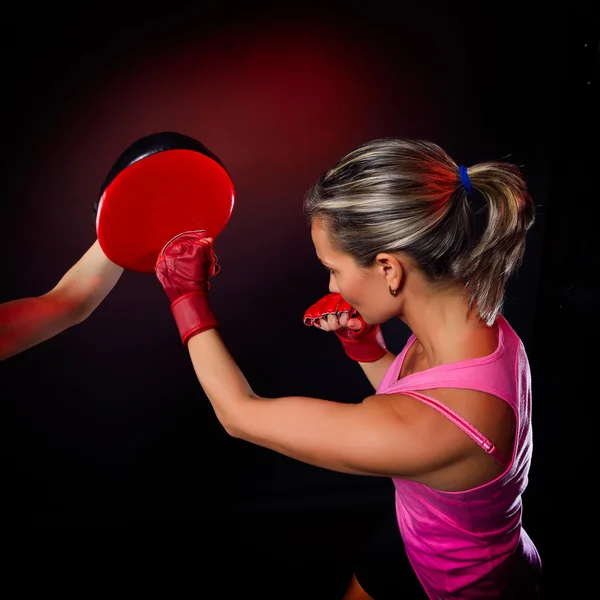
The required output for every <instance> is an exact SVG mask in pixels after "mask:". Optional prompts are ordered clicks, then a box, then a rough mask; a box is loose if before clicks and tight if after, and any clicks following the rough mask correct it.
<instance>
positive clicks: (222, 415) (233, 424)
mask: <svg viewBox="0 0 600 600" xmlns="http://www.w3.org/2000/svg"><path fill="white" fill-rule="evenodd" d="M216 415H217V419H219V423H221V426H222V427H223V429H224V430H225V433H226V434H227V435H228V436H229V437H232V438H235V439H238V440H243V439H246V435H245V432H244V430H243V428H242V423H241V422H240V419H239V418H236V417H235V415H233V414H231V413H227V412H226V411H216Z"/></svg>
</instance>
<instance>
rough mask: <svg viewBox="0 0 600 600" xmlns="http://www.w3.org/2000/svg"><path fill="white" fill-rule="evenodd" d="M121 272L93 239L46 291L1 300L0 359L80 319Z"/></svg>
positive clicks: (110, 286)
mask: <svg viewBox="0 0 600 600" xmlns="http://www.w3.org/2000/svg"><path fill="white" fill-rule="evenodd" d="M122 273H123V268H122V267H118V266H117V265H115V264H114V263H113V262H111V261H110V260H109V259H108V258H106V256H105V254H104V252H103V251H102V249H101V248H100V244H99V242H98V240H96V241H95V242H94V243H93V244H92V246H91V247H90V248H89V249H88V250H87V251H86V253H85V254H84V255H83V256H82V257H81V258H80V259H79V260H78V261H77V262H76V263H75V264H74V265H73V266H72V267H71V268H70V269H69V270H68V271H67V272H66V273H65V274H64V275H63V277H62V278H61V279H60V281H59V282H58V283H57V284H56V286H54V288H53V289H51V290H50V291H49V292H47V293H46V294H43V295H41V296H34V297H29V298H20V299H18V300H12V301H10V302H5V303H3V304H0V360H4V359H6V358H9V357H11V356H14V355H15V354H19V353H20V352H23V351H25V350H28V349H29V348H31V347H33V346H36V345H37V344H40V343H41V342H44V341H46V340H48V339H50V338H51V337H54V336H55V335H57V334H59V333H61V332H62V331H64V330H65V329H68V328H69V327H72V326H73V325H76V324H78V323H81V322H82V321H83V320H85V319H86V318H87V317H88V316H89V315H90V314H91V313H92V312H93V311H94V310H95V309H96V308H97V307H98V305H99V304H100V303H101V302H102V300H104V298H105V297H106V296H107V294H108V293H109V292H110V291H111V290H112V289H113V287H114V286H115V284H116V283H117V281H118V280H119V277H120V276H121V274H122Z"/></svg>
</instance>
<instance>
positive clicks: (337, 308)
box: [304, 294, 387, 363]
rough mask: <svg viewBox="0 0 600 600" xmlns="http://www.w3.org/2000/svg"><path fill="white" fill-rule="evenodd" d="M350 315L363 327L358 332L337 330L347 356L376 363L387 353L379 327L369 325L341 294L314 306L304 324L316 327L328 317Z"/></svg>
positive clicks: (306, 315)
mask: <svg viewBox="0 0 600 600" xmlns="http://www.w3.org/2000/svg"><path fill="white" fill-rule="evenodd" d="M345 312H347V313H348V318H350V317H351V318H353V319H358V320H359V321H361V323H362V327H361V328H360V329H359V330H358V331H353V330H351V329H347V328H345V327H344V328H341V329H336V330H335V331H334V332H333V333H335V334H336V335H337V336H338V338H339V340H340V341H341V342H342V346H343V347H344V350H345V352H346V354H347V355H348V356H349V357H350V358H351V359H352V360H356V361H358V362H364V363H367V362H375V361H376V360H379V359H380V358H381V357H382V356H383V355H384V354H385V352H386V349H387V348H386V345H385V340H384V339H383V334H382V333H381V328H380V327H379V325H367V324H366V323H365V322H364V320H363V318H362V317H361V316H360V314H359V313H358V311H357V310H356V309H355V308H353V307H352V306H350V304H348V303H347V302H346V301H345V300H344V299H343V298H342V296H341V294H327V296H324V297H323V298H321V299H320V300H319V301H318V302H316V303H315V304H313V305H312V306H311V307H310V308H309V309H308V310H307V311H306V312H305V313H304V324H305V325H309V326H310V325H314V323H315V321H317V320H319V319H327V315H330V314H332V313H335V314H336V315H337V316H338V318H339V316H340V315H341V314H342V313H345Z"/></svg>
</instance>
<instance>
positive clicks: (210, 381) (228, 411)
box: [188, 329, 258, 435]
mask: <svg viewBox="0 0 600 600" xmlns="http://www.w3.org/2000/svg"><path fill="white" fill-rule="evenodd" d="M188 351H189V353H190V358H191V360H192V365H193V367H194V371H195V373H196V376H197V377H198V381H199V382H200V385H201V386H202V389H203V390H204V393H205V394H206V396H207V398H208V400H209V401H210V403H211V404H212V406H213V409H214V411H215V414H216V416H217V418H218V419H219V422H220V423H221V425H223V427H224V428H225V430H226V431H227V432H228V433H229V434H230V435H236V429H237V428H236V425H235V418H236V415H239V414H240V413H241V412H242V410H241V409H242V405H243V404H244V403H245V402H248V401H249V400H251V399H252V398H258V396H257V395H256V394H255V393H254V392H253V391H252V388H251V387H250V385H249V383H248V381H247V380H246V377H245V376H244V374H243V373H242V372H241V371H240V368H239V367H238V365H237V364H236V362H235V360H234V359H233V357H232V356H231V354H230V353H229V350H228V349H227V347H226V346H225V344H224V343H223V340H222V339H221V335H220V334H219V332H218V330H217V329H208V330H207V331H203V332H201V333H199V334H197V335H195V336H193V337H192V338H190V340H189V342H188Z"/></svg>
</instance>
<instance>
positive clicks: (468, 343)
mask: <svg viewBox="0 0 600 600" xmlns="http://www.w3.org/2000/svg"><path fill="white" fill-rule="evenodd" d="M467 312H468V301H467V298H466V296H465V295H464V294H463V293H462V289H461V290H453V291H449V292H448V293H443V294H440V293H436V294H431V293H423V294H418V296H417V295H416V296H415V297H413V298H410V297H408V298H407V302H406V303H405V307H404V311H403V314H402V316H401V317H400V318H401V320H402V321H404V322H405V323H406V324H407V325H408V327H409V328H410V329H411V331H412V332H413V333H414V335H415V336H416V338H417V341H418V346H417V348H416V351H417V352H418V353H419V354H422V355H423V357H424V360H425V361H426V362H427V363H428V365H429V367H434V366H437V365H441V364H444V363H449V362H456V361H460V360H467V359H469V358H478V357H480V356H487V355H489V354H491V353H492V352H494V350H495V349H496V346H497V342H498V338H497V328H496V326H493V327H488V326H487V325H486V324H485V323H483V322H482V321H480V320H479V318H478V317H477V314H476V312H475V311H474V310H473V311H472V312H471V314H470V315H468V314H467Z"/></svg>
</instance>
